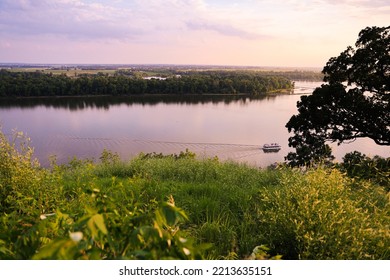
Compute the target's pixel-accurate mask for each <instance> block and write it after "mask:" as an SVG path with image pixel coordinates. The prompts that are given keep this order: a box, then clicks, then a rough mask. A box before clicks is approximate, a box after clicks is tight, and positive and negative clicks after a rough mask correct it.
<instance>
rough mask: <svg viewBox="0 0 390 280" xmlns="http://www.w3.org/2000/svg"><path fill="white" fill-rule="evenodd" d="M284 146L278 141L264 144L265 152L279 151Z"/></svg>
mask: <svg viewBox="0 0 390 280" xmlns="http://www.w3.org/2000/svg"><path fill="white" fill-rule="evenodd" d="M281 148H282V146H280V145H279V144H278V143H271V144H264V145H263V151H264V152H279V150H280V149H281Z"/></svg>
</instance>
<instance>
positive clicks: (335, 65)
mask: <svg viewBox="0 0 390 280" xmlns="http://www.w3.org/2000/svg"><path fill="white" fill-rule="evenodd" d="M322 72H323V73H324V82H328V84H323V85H322V86H321V87H319V88H316V89H315V90H314V92H313V94H312V95H310V96H302V97H301V100H300V101H299V102H298V103H297V107H298V114H297V115H294V116H292V117H291V118H290V120H289V122H288V123H287V124H286V127H287V128H288V131H289V132H293V133H294V136H292V137H290V138H289V146H290V147H294V148H295V149H296V152H295V153H289V154H288V155H287V157H286V159H287V160H288V161H289V163H290V165H293V166H294V165H307V164H310V163H312V162H313V161H318V160H330V159H332V158H333V157H332V155H331V149H330V147H329V145H327V144H326V141H331V142H337V143H338V144H341V143H345V142H349V141H354V140H356V139H357V138H363V137H368V138H371V139H372V140H373V141H375V143H376V144H378V145H390V125H389V124H390V103H389V101H390V26H388V27H367V28H365V29H363V30H362V31H361V32H360V33H359V38H358V40H357V41H356V44H355V48H353V47H351V46H349V47H347V49H346V50H345V51H343V52H342V53H341V54H340V55H339V56H338V57H332V58H330V59H329V61H328V62H327V64H326V66H325V67H324V69H323V71H322Z"/></svg>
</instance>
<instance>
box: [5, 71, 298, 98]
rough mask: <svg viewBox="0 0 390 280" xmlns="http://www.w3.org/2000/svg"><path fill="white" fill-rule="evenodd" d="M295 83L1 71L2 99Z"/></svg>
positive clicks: (265, 88)
mask: <svg viewBox="0 0 390 280" xmlns="http://www.w3.org/2000/svg"><path fill="white" fill-rule="evenodd" d="M292 88H293V83H292V81H291V80H290V79H288V78H286V77H282V76H269V75H264V74H261V73H259V72H253V73H251V72H243V73H240V72H234V71H229V72H227V71H226V72H222V71H215V72H205V73H202V72H197V73H193V72H192V73H191V74H190V75H180V76H171V77H167V78H166V79H144V78H142V77H137V76H129V75H123V74H121V73H120V72H118V73H116V74H115V75H113V76H112V75H111V76H110V75H106V74H103V73H98V74H96V75H88V74H83V75H78V76H77V77H68V76H66V75H53V74H46V73H42V72H40V71H37V72H11V71H8V70H4V69H3V70H0V97H28V96H83V95H113V96H120V95H134V94H248V95H251V96H255V95H262V94H267V93H270V92H275V91H281V90H291V89H292Z"/></svg>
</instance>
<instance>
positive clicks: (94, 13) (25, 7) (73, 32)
mask: <svg viewBox="0 0 390 280" xmlns="http://www.w3.org/2000/svg"><path fill="white" fill-rule="evenodd" d="M232 14H234V9H232V8H229V6H228V8H227V9H225V10H224V9H221V8H218V7H214V6H210V5H207V3H206V2H205V1H203V0H165V1H157V0H150V1H141V0H134V1H131V2H129V1H120V0H117V1H100V2H97V0H95V1H87V0H50V1H49V0H40V1H39V0H2V1H1V2H0V35H7V36H11V37H19V38H20V37H31V36H56V37H65V38H68V39H72V40H75V39H76V40H112V39H115V40H131V41H143V42H146V41H153V40H154V39H162V38H163V37H164V36H165V37H164V38H165V40H169V39H168V37H169V36H172V34H176V35H177V34H182V35H183V36H187V35H188V34H186V32H191V31H214V32H216V33H218V34H220V35H223V36H233V37H238V38H241V39H246V40H253V39H259V38H264V36H261V35H259V34H257V33H256V32H253V31H250V30H247V28H245V27H243V26H242V25H241V24H240V22H241V21H242V20H241V18H240V19H238V20H236V21H234V20H233V18H234V16H232ZM221 22H223V23H221Z"/></svg>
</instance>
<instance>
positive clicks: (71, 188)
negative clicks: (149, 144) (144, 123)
mask: <svg viewBox="0 0 390 280" xmlns="http://www.w3.org/2000/svg"><path fill="white" fill-rule="evenodd" d="M0 151H1V152H0V174H1V175H2V176H1V177H0V180H1V181H0V186H1V191H0V196H1V200H0V201H1V205H0V215H1V219H0V222H1V228H2V229H4V230H2V233H1V235H0V258H1V259H32V258H34V259H165V258H174V259H201V258H206V259H247V258H258V259H262V258H271V257H274V258H279V257H280V256H281V258H283V259H389V258H390V255H389V251H388V248H389V245H390V244H389V240H390V239H389V228H388V225H389V213H390V203H389V197H388V193H387V192H386V191H385V190H384V189H383V188H381V187H379V186H376V185H374V184H373V183H370V182H368V181H361V180H357V179H350V178H348V177H346V175H344V174H342V173H341V172H339V171H337V170H334V169H327V168H316V169H311V170H307V171H306V172H305V173H302V172H300V171H298V170H293V169H289V168H276V169H272V170H271V169H258V168H254V167H249V166H247V165H243V164H238V163H233V162H224V163H221V162H219V161H218V160H217V159H215V158H214V159H204V160H201V159H197V158H196V155H195V154H193V153H191V152H188V151H187V152H183V153H180V154H177V155H171V156H163V155H161V154H141V155H139V156H138V157H136V158H134V159H132V160H131V161H128V162H123V161H121V160H120V158H119V157H118V156H117V155H116V154H114V153H111V152H108V151H104V152H103V153H102V155H101V157H100V163H92V162H90V161H88V160H84V161H82V160H77V159H74V160H72V161H71V162H69V163H68V164H66V165H56V164H54V163H53V165H52V167H51V168H49V169H45V168H41V167H39V165H38V164H37V163H33V164H31V155H32V150H30V149H28V148H26V149H24V150H23V151H24V152H23V153H19V152H18V151H16V149H15V147H14V146H12V145H10V144H9V143H8V142H7V141H6V140H5V138H4V137H2V141H1V149H0ZM258 246H261V247H258ZM256 247H257V250H255V251H256V252H257V254H253V255H252V253H253V250H254V249H255V248H256Z"/></svg>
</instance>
